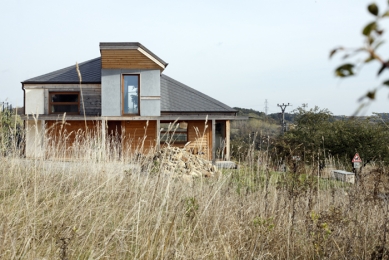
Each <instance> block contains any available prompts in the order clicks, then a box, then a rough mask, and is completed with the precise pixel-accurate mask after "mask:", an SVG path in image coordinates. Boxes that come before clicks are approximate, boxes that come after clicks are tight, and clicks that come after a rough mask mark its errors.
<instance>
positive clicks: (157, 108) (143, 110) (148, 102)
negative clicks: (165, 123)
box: [140, 99, 161, 116]
mask: <svg viewBox="0 0 389 260" xmlns="http://www.w3.org/2000/svg"><path fill="white" fill-rule="evenodd" d="M140 115H141V116H160V115H161V101H160V100H153V99H143V100H142V99H141V100H140Z"/></svg>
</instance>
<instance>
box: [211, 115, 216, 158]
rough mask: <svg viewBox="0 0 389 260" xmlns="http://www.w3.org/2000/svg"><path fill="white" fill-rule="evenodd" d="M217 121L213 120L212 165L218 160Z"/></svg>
mask: <svg viewBox="0 0 389 260" xmlns="http://www.w3.org/2000/svg"><path fill="white" fill-rule="evenodd" d="M215 139H216V121H215V119H212V163H215V160H216V145H215V144H216V140H215Z"/></svg>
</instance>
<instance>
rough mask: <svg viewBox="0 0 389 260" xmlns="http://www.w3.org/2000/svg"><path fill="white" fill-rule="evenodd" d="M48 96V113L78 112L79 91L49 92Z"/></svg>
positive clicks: (75, 113)
mask: <svg viewBox="0 0 389 260" xmlns="http://www.w3.org/2000/svg"><path fill="white" fill-rule="evenodd" d="M49 96H50V97H49V114H61V113H67V114H74V115H77V114H79V113H80V93H79V92H51V93H50V95H49Z"/></svg>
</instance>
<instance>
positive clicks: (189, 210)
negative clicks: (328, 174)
mask: <svg viewBox="0 0 389 260" xmlns="http://www.w3.org/2000/svg"><path fill="white" fill-rule="evenodd" d="M11 136H12V131H11ZM3 137H4V136H3ZM96 138H97V139H96ZM3 140H4V138H3ZM7 140H9V142H8V143H6V142H2V145H3V147H2V149H1V150H2V151H3V152H2V155H1V156H0V219H1V222H0V258H1V259H387V258H388V257H389V252H388V250H389V247H388V242H387V236H388V234H387V233H388V202H387V201H388V195H387V194H388V187H387V181H386V176H387V169H386V168H385V167H378V166H374V167H370V168H369V170H366V169H365V171H364V173H363V174H361V175H360V177H359V178H358V182H357V184H354V185H352V184H346V183H342V182H338V181H334V180H331V179H327V178H321V177H320V174H321V172H318V171H319V167H318V165H317V164H315V162H312V163H311V164H310V165H305V164H300V166H298V167H299V169H298V171H292V170H289V169H292V167H287V169H288V170H287V172H278V171H275V170H274V169H276V168H277V165H274V160H273V158H271V155H270V153H268V151H266V150H264V151H257V150H254V149H249V150H248V151H245V152H244V153H242V154H239V155H235V158H238V164H239V165H240V167H239V168H238V169H231V170H229V169H228V170H223V171H222V173H221V174H219V175H215V176H213V177H210V178H204V177H198V178H193V179H191V180H190V181H188V180H187V179H183V178H180V177H174V178H173V177H172V176H171V175H169V174H168V173H166V172H162V171H161V169H162V168H163V167H162V166H163V164H164V163H168V161H169V160H162V161H161V162H160V163H159V164H156V163H155V160H154V158H153V156H152V154H153V153H152V152H151V153H150V154H148V155H147V154H146V155H145V156H139V155H131V154H130V153H128V154H127V156H123V154H125V153H124V152H123V151H122V152H120V154H119V150H120V149H113V147H114V146H115V145H117V144H115V143H109V142H110V141H109V140H107V141H106V142H107V143H105V144H101V140H100V139H98V137H96V136H89V137H88V135H85V134H83V135H82V136H80V139H79V140H80V141H79V143H78V144H77V147H75V148H74V149H73V150H71V152H70V153H71V155H72V156H71V158H72V159H69V158H70V157H69V150H66V149H65V148H64V147H65V146H64V145H62V146H61V145H50V142H47V143H46V144H45V151H46V152H47V151H51V152H50V154H56V156H55V158H54V157H52V158H42V157H41V158H30V159H26V158H24V157H23V149H20V148H19V147H18V145H17V144H14V145H10V144H12V142H13V140H16V138H8V139H7ZM99 140H100V141H99ZM5 144H7V147H5ZM99 144H101V145H99ZM107 147H110V149H107ZM50 149H52V150H50ZM115 153H116V154H115ZM328 164H330V163H328ZM331 164H332V165H335V166H336V167H341V165H336V164H337V162H335V161H333V162H331Z"/></svg>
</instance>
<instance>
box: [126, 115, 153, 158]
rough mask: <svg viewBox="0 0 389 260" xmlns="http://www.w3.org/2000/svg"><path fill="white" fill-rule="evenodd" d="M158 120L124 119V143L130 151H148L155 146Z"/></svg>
mask: <svg viewBox="0 0 389 260" xmlns="http://www.w3.org/2000/svg"><path fill="white" fill-rule="evenodd" d="M156 127H157V122H156V121H149V122H148V125H147V121H122V136H123V137H122V138H123V139H122V143H123V145H124V149H125V150H127V151H129V152H139V153H147V152H149V151H150V149H154V148H155V144H156V143H155V141H156V139H157V136H156V133H157V131H156Z"/></svg>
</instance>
